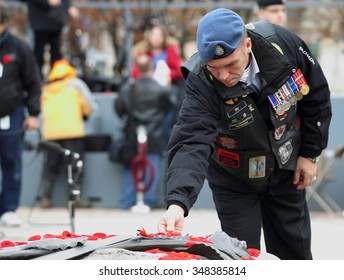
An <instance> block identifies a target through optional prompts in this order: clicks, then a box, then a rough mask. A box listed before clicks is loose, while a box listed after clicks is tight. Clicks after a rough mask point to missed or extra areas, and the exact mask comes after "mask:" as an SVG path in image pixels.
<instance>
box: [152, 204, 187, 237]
mask: <svg viewBox="0 0 344 280" xmlns="http://www.w3.org/2000/svg"><path fill="white" fill-rule="evenodd" d="M183 227H184V209H183V208H182V207H180V206H178V205H170V207H168V209H167V210H166V212H165V213H164V215H163V217H162V219H161V220H160V221H159V223H158V230H159V232H162V233H165V234H169V233H173V234H178V235H179V234H181V233H182V230H183Z"/></svg>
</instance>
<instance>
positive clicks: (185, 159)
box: [165, 74, 218, 216]
mask: <svg viewBox="0 0 344 280" xmlns="http://www.w3.org/2000/svg"><path fill="white" fill-rule="evenodd" d="M191 77H194V78H195V79H198V78H197V77H196V75H193V74H190V75H189V76H188V80H187V84H186V94H185V100H184V103H183V106H182V108H181V111H180V116H179V120H178V122H177V124H176V125H175V126H174V127H173V131H172V135H171V138H170V141H169V144H168V147H167V150H168V171H167V196H166V199H165V200H166V203H167V205H171V204H178V205H180V206H182V207H183V208H184V210H185V216H187V215H188V211H189V209H190V208H191V207H192V206H193V204H194V203H195V201H196V199H197V197H198V195H199V193H200V191H201V189H202V187H203V184H204V180H205V178H206V173H207V168H208V159H209V157H210V155H211V153H212V143H213V140H214V138H215V137H216V135H217V131H216V125H217V119H218V115H217V114H216V113H215V112H217V111H218V110H217V109H216V108H218V104H217V105H216V104H215V103H214V101H213V100H212V98H214V96H216V95H215V94H211V93H209V90H206V89H205V88H202V85H201V84H202V82H200V81H199V80H197V81H196V82H193V81H192V79H191Z"/></svg>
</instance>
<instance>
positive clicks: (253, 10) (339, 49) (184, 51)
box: [5, 0, 344, 92]
mask: <svg viewBox="0 0 344 280" xmlns="http://www.w3.org/2000/svg"><path fill="white" fill-rule="evenodd" d="M5 2H7V4H8V5H9V6H10V8H11V13H12V29H13V30H14V31H15V32H16V33H17V34H20V35H21V36H22V37H23V38H26V39H27V40H28V41H29V42H32V40H33V33H32V29H31V28H30V25H29V22H28V13H27V5H26V4H25V1H12V0H10V1H6V0H5ZM72 4H73V6H75V7H76V8H77V9H78V11H79V12H78V14H77V15H75V14H74V16H69V18H68V23H67V24H66V25H65V26H64V28H63V31H62V35H63V41H62V52H63V56H64V58H66V59H68V60H70V61H71V62H72V63H73V65H74V66H76V67H77V69H78V71H79V73H80V74H81V76H83V78H84V80H85V81H87V82H88V84H90V85H91V89H92V90H93V91H94V92H98V91H104V90H113V91H115V90H116V89H117V86H118V85H119V84H120V83H121V82H122V81H123V79H125V78H126V77H128V74H129V73H130V68H131V65H132V64H131V62H132V50H133V46H134V45H135V44H136V43H138V42H139V41H141V40H142V39H144V36H145V35H144V34H145V31H146V30H147V29H149V28H150V27H151V26H152V25H154V24H156V23H157V22H159V23H160V24H162V25H164V26H165V27H166V30H167V32H168V34H169V36H170V37H174V38H175V39H176V40H177V41H178V43H179V46H180V55H181V56H182V58H183V59H184V60H185V59H187V58H188V57H189V56H190V55H191V54H192V53H193V52H194V51H195V43H194V39H195V32H196V28H197V24H198V21H199V19H200V18H201V17H202V15H204V13H206V12H207V11H209V10H210V9H213V8H215V7H228V8H231V9H234V10H236V11H237V12H238V13H239V14H240V15H241V16H242V17H243V19H244V20H245V21H246V22H251V21H255V20H257V4H256V2H255V1H243V0H232V1H210V0H205V1H181V0H164V1H157V0H145V1H119V0H118V1H116V0H95V1H84V0H73V1H72ZM286 7H287V15H288V22H287V27H288V29H290V30H291V31H292V32H294V33H296V34H298V35H299V36H301V37H302V38H303V39H304V40H305V42H306V43H307V44H308V45H309V46H310V48H311V50H312V52H313V54H314V55H315V56H316V57H317V58H318V59H319V60H320V63H321V64H322V66H323V68H324V71H325V74H326V75H327V78H328V79H329V83H330V85H331V87H332V89H333V90H338V91H343V85H342V83H339V82H338V79H336V78H337V77H339V73H340V67H341V66H340V64H341V63H340V61H342V60H343V52H344V31H343V26H344V3H343V1H340V0H327V1H310V0H300V1H288V2H287V3H286ZM46 60H48V58H47V57H46ZM322 61H324V62H323V63H322ZM328 64H330V65H329V66H327V65H328ZM45 70H46V71H48V67H46V68H45ZM341 70H342V71H343V69H341ZM107 78H111V80H108V79H107Z"/></svg>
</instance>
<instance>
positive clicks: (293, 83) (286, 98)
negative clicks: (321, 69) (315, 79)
mask: <svg viewBox="0 0 344 280" xmlns="http://www.w3.org/2000/svg"><path fill="white" fill-rule="evenodd" d="M308 93H309V86H308V84H307V81H306V79H305V78H304V76H303V74H302V72H301V70H300V69H298V70H297V71H296V72H295V73H294V74H293V75H292V76H291V77H290V78H289V80H288V81H287V82H286V83H285V84H284V85H283V86H282V87H281V88H279V89H278V90H277V91H276V92H275V93H274V94H272V95H269V96H268V98H269V101H270V104H271V105H272V107H273V109H274V110H275V112H276V114H277V115H278V116H279V117H282V116H284V115H286V113H287V112H288V110H289V109H290V107H291V106H294V105H295V104H296V103H297V101H299V100H301V99H302V98H303V96H304V95H307V94H308Z"/></svg>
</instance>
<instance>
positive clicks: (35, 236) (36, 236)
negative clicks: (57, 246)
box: [27, 235, 42, 241]
mask: <svg viewBox="0 0 344 280" xmlns="http://www.w3.org/2000/svg"><path fill="white" fill-rule="evenodd" d="M41 238H42V237H41V236H40V235H33V236H30V237H29V238H28V239H27V240H28V241H35V240H41Z"/></svg>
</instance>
